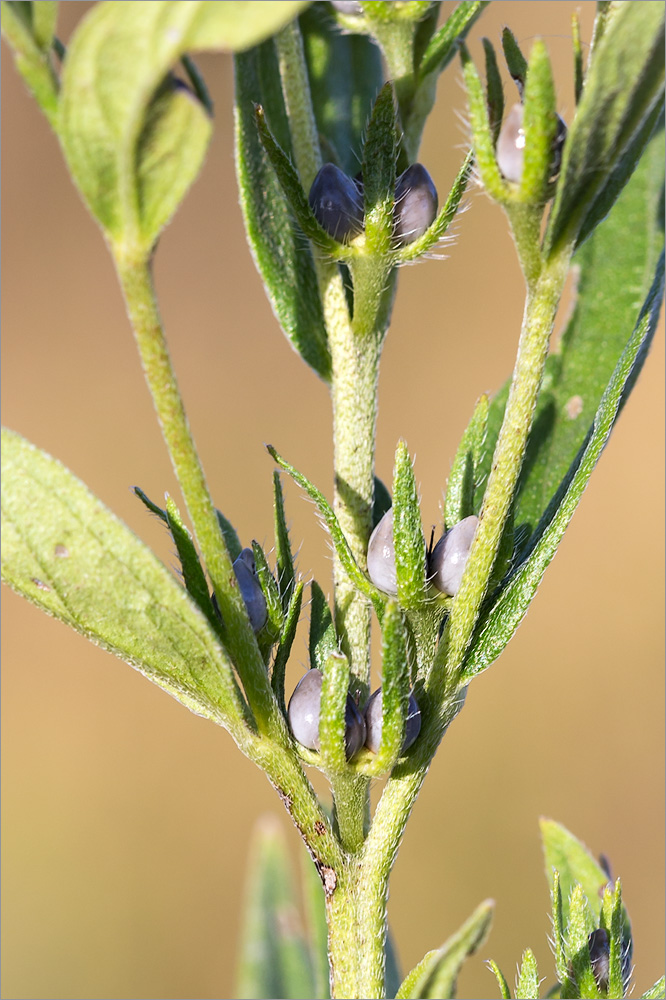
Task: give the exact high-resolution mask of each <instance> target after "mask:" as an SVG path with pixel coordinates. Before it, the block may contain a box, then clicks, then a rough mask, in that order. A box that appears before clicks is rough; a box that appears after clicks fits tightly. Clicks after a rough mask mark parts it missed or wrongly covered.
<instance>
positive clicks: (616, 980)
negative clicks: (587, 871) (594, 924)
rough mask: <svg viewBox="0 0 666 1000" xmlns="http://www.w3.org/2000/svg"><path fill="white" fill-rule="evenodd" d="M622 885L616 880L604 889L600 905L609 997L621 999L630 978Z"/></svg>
mask: <svg viewBox="0 0 666 1000" xmlns="http://www.w3.org/2000/svg"><path fill="white" fill-rule="evenodd" d="M624 912H625V911H624V907H623V905H622V884H621V882H620V880H619V879H616V881H615V885H611V884H610V883H609V884H607V885H606V887H605V889H604V895H603V900H602V903H601V925H600V926H601V928H602V929H603V930H605V931H606V935H607V942H608V976H607V979H608V986H607V993H608V996H610V997H623V996H624V995H625V991H626V987H627V986H628V984H629V979H630V977H631V953H632V948H633V945H632V941H631V934H630V931H629V934H628V933H627V931H628V928H627V927H626V926H625V923H624Z"/></svg>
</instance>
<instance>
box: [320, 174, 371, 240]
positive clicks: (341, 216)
mask: <svg viewBox="0 0 666 1000" xmlns="http://www.w3.org/2000/svg"><path fill="white" fill-rule="evenodd" d="M308 200H309V202H310V208H311V209H312V211H313V212H314V215H315V218H316V219H317V222H318V223H319V225H320V226H321V227H322V229H325V230H326V232H327V233H328V234H329V235H330V236H332V237H333V238H334V239H336V240H338V242H340V243H342V242H344V241H345V240H348V239H351V238H352V237H353V236H356V235H358V233H360V232H361V231H362V229H363V196H362V193H361V192H360V191H359V188H358V186H357V185H356V184H355V183H354V181H353V180H352V179H351V177H347V175H346V174H345V173H343V172H342V170H340V169H339V168H338V167H336V166H335V164H333V163H325V164H324V166H323V167H322V168H321V170H320V171H319V172H318V173H317V176H316V177H315V179H314V181H313V182H312V187H311V188H310V196H309V199H308Z"/></svg>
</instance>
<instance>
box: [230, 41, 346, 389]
mask: <svg viewBox="0 0 666 1000" xmlns="http://www.w3.org/2000/svg"><path fill="white" fill-rule="evenodd" d="M234 68H235V82H236V96H235V102H236V103H235V136H236V174H237V178H238V186H239V191H240V203H241V209H242V212H243V219H244V221H245V230H246V233H247V238H248V242H249V244H250V250H251V251H252V256H253V258H254V262H255V265H256V267H257V270H258V271H259V274H260V275H261V277H262V280H263V282H264V286H265V288H266V294H267V295H268V298H269V301H270V303H271V306H272V307H273V312H274V313H275V316H276V319H277V320H278V322H279V324H280V326H281V327H282V329H283V331H284V333H285V335H286V337H287V338H288V340H289V341H290V343H291V345H292V347H293V348H294V350H296V351H297V352H298V353H299V354H300V355H301V357H302V358H303V360H304V361H306V362H307V363H308V364H309V365H310V367H311V368H313V369H314V370H315V371H316V372H317V374H318V375H319V376H321V378H323V379H324V380H325V381H328V380H329V379H330V374H331V359H330V354H329V351H328V341H327V333H326V328H325V325H324V316H323V312H322V305H321V299H320V297H319V289H318V285H317V276H316V273H315V266H314V260H313V258H312V252H311V250H310V247H309V245H308V243H307V240H306V239H305V237H304V236H303V233H302V231H301V229H300V227H299V225H298V223H297V222H296V221H295V219H294V217H293V215H292V211H291V209H290V206H289V203H288V201H287V197H286V195H285V194H284V191H283V189H282V186H281V184H280V181H279V180H278V177H277V174H276V173H275V169H274V167H273V165H272V164H271V161H270V159H269V157H268V154H267V152H266V150H265V148H264V145H263V144H262V142H261V139H260V137H259V134H258V132H257V125H256V119H255V112H254V107H255V105H256V104H260V105H261V106H262V108H263V109H264V113H265V115H266V118H267V120H268V122H269V123H270V127H271V132H272V133H273V135H274V136H275V139H276V142H277V143H279V144H280V146H281V147H282V149H283V151H284V153H285V154H287V156H288V155H289V154H290V153H291V140H290V137H289V126H288V123H287V118H286V112H285V109H284V101H283V99H282V89H281V84H280V73H279V68H278V64H277V57H276V54H275V47H274V45H273V43H272V42H265V43H264V44H263V45H261V46H258V47H257V48H254V49H251V50H250V51H249V52H245V53H243V54H241V55H238V56H236V58H235V59H234ZM292 169H293V168H292ZM294 175H295V171H294ZM296 180H298V179H297V178H296ZM299 186H300V185H299ZM322 232H323V230H322Z"/></svg>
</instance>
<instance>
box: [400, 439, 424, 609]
mask: <svg viewBox="0 0 666 1000" xmlns="http://www.w3.org/2000/svg"><path fill="white" fill-rule="evenodd" d="M393 542H394V548H395V571H396V577H397V580H398V598H399V601H400V604H401V605H402V607H404V608H418V607H419V606H420V605H421V604H422V603H423V600H424V598H425V589H426V572H427V570H426V544H425V538H424V537H423V527H422V525H421V507H420V505H419V497H418V491H417V489H416V481H415V479H414V469H413V467H412V460H411V458H410V456H409V452H408V451H407V446H406V445H405V443H404V441H400V442H399V444H398V447H397V449H396V453H395V470H394V473H393Z"/></svg>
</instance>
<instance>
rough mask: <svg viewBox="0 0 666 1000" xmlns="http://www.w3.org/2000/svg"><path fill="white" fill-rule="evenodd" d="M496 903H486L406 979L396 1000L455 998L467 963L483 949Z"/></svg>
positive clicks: (431, 952)
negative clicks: (459, 976) (463, 966)
mask: <svg viewBox="0 0 666 1000" xmlns="http://www.w3.org/2000/svg"><path fill="white" fill-rule="evenodd" d="M494 905H495V904H494V903H493V901H492V900H486V901H485V902H484V903H481V905H480V906H478V907H477V908H476V910H475V911H474V913H473V914H472V916H471V917H470V918H469V920H468V921H466V923H464V924H463V925H462V927H461V928H460V930H459V931H458V932H457V933H456V934H454V935H453V937H450V938H449V939H448V941H446V942H445V943H444V944H443V945H442V947H441V948H438V949H436V950H435V951H430V952H428V954H427V955H426V956H425V958H423V959H422V960H421V961H420V962H419V964H418V965H417V966H415V968H413V969H412V971H411V972H410V973H409V974H408V975H407V976H406V977H405V979H404V980H403V983H402V986H401V987H400V989H399V990H398V992H397V993H396V1000H418V998H422V1000H434V998H435V997H449V996H453V995H454V990H455V984H456V980H457V978H458V973H459V972H460V969H461V968H462V965H463V962H464V961H465V959H466V958H468V957H469V956H470V955H473V954H474V952H475V951H476V950H477V949H478V948H480V947H481V945H482V944H483V942H484V941H485V939H486V937H487V936H488V932H489V930H490V923H491V921H492V915H493V907H494Z"/></svg>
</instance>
